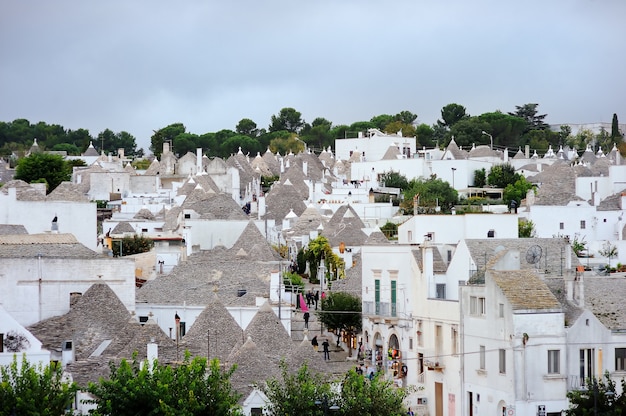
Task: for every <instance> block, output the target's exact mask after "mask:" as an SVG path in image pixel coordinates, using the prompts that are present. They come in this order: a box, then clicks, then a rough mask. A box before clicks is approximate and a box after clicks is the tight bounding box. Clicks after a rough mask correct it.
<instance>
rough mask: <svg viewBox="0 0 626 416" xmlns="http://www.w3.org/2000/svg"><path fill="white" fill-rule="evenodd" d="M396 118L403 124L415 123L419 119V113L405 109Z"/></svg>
mask: <svg viewBox="0 0 626 416" xmlns="http://www.w3.org/2000/svg"><path fill="white" fill-rule="evenodd" d="M394 118H395V119H396V121H399V122H400V123H402V124H413V123H415V120H417V114H414V113H412V112H410V111H407V110H404V111H400V112H399V113H398V114H396V115H395V116H394Z"/></svg>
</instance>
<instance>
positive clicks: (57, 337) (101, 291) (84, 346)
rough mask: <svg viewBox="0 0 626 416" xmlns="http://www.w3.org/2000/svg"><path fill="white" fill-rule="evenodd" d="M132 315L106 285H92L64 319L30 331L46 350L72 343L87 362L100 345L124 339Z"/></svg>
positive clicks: (56, 318)
mask: <svg viewBox="0 0 626 416" xmlns="http://www.w3.org/2000/svg"><path fill="white" fill-rule="evenodd" d="M130 318H131V315H130V313H129V312H128V310H127V309H126V307H125V306H124V304H123V303H122V302H121V301H120V300H119V298H118V297H117V295H116V294H115V293H114V292H113V290H111V288H110V287H109V286H108V285H107V284H105V283H98V284H94V285H92V286H91V287H90V288H89V289H87V291H86V292H85V293H84V294H83V295H82V296H81V297H80V299H79V300H78V301H76V303H75V304H74V305H73V306H72V308H71V310H70V311H69V312H68V313H66V314H65V315H62V316H58V317H54V318H50V319H46V320H43V321H41V322H38V323H36V324H34V325H32V326H30V327H29V330H30V331H31V332H32V333H33V335H35V336H36V337H37V338H38V339H39V340H40V341H41V342H42V344H43V345H42V346H43V348H45V349H49V350H51V351H55V350H56V351H58V350H60V348H61V346H62V343H63V342H64V341H66V340H73V342H74V350H75V354H76V359H77V360H82V359H86V358H88V357H89V356H90V355H91V354H92V353H93V352H94V350H96V348H98V346H100V344H101V343H102V342H103V341H105V340H109V339H115V338H116V337H119V336H124V335H125V332H124V330H125V328H127V324H128V321H129V319H130Z"/></svg>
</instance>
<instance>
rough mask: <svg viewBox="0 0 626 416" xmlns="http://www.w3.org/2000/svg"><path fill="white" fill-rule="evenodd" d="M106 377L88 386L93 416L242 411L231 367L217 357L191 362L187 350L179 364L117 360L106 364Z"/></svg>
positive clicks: (201, 413)
mask: <svg viewBox="0 0 626 416" xmlns="http://www.w3.org/2000/svg"><path fill="white" fill-rule="evenodd" d="M109 366H110V369H111V376H110V378H109V379H108V380H105V379H100V381H99V382H98V383H90V384H89V387H88V391H89V393H91V394H92V395H93V396H94V397H95V399H94V400H93V404H95V405H96V409H95V410H94V411H93V412H92V413H91V414H92V415H94V416H113V415H115V416H125V415H128V416H131V415H133V416H135V415H138V416H139V415H146V416H147V415H171V416H174V415H186V416H192V415H216V416H222V415H223V416H226V415H241V414H242V413H241V410H240V407H239V405H238V403H237V402H238V400H239V398H240V395H239V394H237V393H235V392H234V391H233V389H232V386H231V384H230V377H231V375H232V373H233V372H234V371H235V368H236V367H231V368H230V369H228V370H222V369H221V368H220V364H219V361H218V360H216V359H215V360H211V363H210V366H209V368H208V369H207V361H206V358H202V357H196V358H194V359H193V360H191V361H190V356H189V354H188V353H186V354H185V359H184V361H183V362H182V363H180V364H179V365H177V366H175V367H172V366H166V365H162V364H159V363H158V361H156V360H155V361H154V362H152V363H149V362H145V365H141V363H140V362H139V361H137V359H136V355H135V358H134V359H133V361H132V362H128V361H127V360H125V359H124V360H122V361H121V362H120V364H119V365H116V364H115V363H111V364H110V365H109Z"/></svg>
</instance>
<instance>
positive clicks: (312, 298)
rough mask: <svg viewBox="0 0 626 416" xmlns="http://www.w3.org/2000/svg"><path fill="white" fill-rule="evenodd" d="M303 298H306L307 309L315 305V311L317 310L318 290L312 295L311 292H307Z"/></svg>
mask: <svg viewBox="0 0 626 416" xmlns="http://www.w3.org/2000/svg"><path fill="white" fill-rule="evenodd" d="M305 298H306V306H307V307H311V306H312V305H315V310H317V304H318V303H319V301H320V292H319V290H318V291H316V292H315V293H313V291H311V290H309V291H308V292H306V295H305Z"/></svg>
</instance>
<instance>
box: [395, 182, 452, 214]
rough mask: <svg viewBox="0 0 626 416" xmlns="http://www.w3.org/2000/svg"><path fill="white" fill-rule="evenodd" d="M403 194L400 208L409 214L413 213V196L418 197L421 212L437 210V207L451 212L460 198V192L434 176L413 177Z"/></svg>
mask: <svg viewBox="0 0 626 416" xmlns="http://www.w3.org/2000/svg"><path fill="white" fill-rule="evenodd" d="M403 195H404V201H402V202H401V203H400V208H402V209H403V211H404V212H405V213H408V214H412V213H413V197H416V199H417V204H418V206H419V207H420V208H419V210H420V212H429V213H433V212H437V207H440V208H441V209H442V210H443V211H444V212H450V209H451V208H452V207H453V206H454V205H455V204H456V203H457V201H458V199H459V194H458V192H457V191H456V190H455V189H454V188H452V186H450V184H449V183H448V182H446V181H443V180H441V179H438V178H436V177H434V176H433V177H430V178H429V179H424V178H419V179H412V180H411V181H410V182H409V187H408V188H407V190H406V191H404V192H403Z"/></svg>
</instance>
